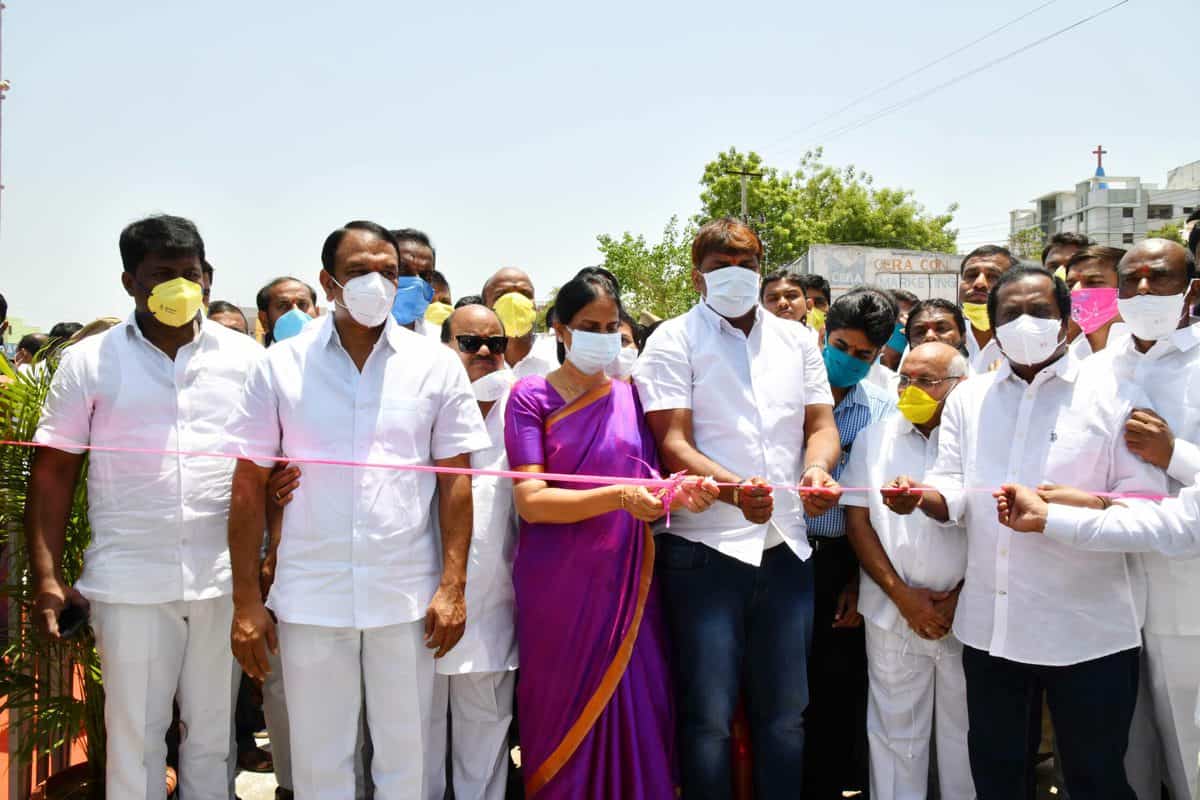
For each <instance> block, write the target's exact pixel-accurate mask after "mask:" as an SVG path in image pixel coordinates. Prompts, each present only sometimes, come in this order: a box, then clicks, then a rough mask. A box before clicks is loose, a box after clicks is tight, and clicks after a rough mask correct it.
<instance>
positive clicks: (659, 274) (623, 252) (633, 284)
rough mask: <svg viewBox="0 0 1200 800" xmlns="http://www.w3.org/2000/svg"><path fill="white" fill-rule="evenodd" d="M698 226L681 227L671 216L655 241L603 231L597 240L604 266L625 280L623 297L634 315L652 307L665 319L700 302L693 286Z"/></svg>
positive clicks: (675, 218)
mask: <svg viewBox="0 0 1200 800" xmlns="http://www.w3.org/2000/svg"><path fill="white" fill-rule="evenodd" d="M695 235H696V229H695V228H694V227H693V226H691V225H687V226H685V227H683V228H682V229H680V227H679V218H678V217H671V219H670V221H668V222H667V224H666V226H665V227H664V228H663V233H662V238H661V239H660V240H659V241H658V242H655V243H650V242H647V241H646V237H645V236H642V235H640V234H639V235H638V236H634V235H633V234H631V233H629V231H626V232H625V233H623V234H621V235H620V236H619V237H617V236H609V235H608V234H600V235H599V236H597V237H596V241H597V243H598V245H599V248H600V254H601V255H602V256H604V267H605V268H606V269H608V270H609V271H610V272H612V274H613V275H615V276H616V278H617V280H618V281H620V283H621V301H622V302H623V303H624V304H625V306H626V308H628V309H629V310H630V311H631V312H632V313H633V314H634V316H636V315H637V314H638V313H640V312H642V311H648V312H650V313H651V314H654V315H655V316H657V317H661V318H662V319H668V318H670V317H676V316H679V315H680V314H682V313H683V312H685V311H687V310H688V309H689V308H691V307H692V306H693V305H694V304H695V302H696V297H697V295H696V291H695V289H693V288H692V278H691V275H692V251H691V246H692V239H693V237H695Z"/></svg>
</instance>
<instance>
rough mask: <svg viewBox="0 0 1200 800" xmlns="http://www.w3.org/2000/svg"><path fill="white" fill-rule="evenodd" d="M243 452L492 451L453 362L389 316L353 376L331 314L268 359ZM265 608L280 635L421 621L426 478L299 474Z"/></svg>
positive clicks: (429, 592) (433, 547) (370, 454)
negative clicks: (280, 625) (289, 628)
mask: <svg viewBox="0 0 1200 800" xmlns="http://www.w3.org/2000/svg"><path fill="white" fill-rule="evenodd" d="M229 434H230V437H231V440H232V442H233V444H234V446H235V447H236V448H237V450H238V453H239V454H240V455H241V456H242V457H244V458H248V459H251V460H254V461H255V462H256V463H258V464H259V466H264V467H265V466H271V464H272V462H271V461H268V460H265V459H264V458H262V457H263V456H276V455H282V456H285V457H287V458H296V459H336V460H342V461H355V462H371V463H390V464H425V465H429V464H432V463H433V461H434V460H435V459H442V458H451V457H453V456H457V455H460V454H462V453H470V452H473V451H475V450H482V449H485V448H487V447H488V446H489V445H490V441H489V439H488V436H487V431H486V430H485V429H484V426H483V418H482V416H481V415H480V413H479V406H478V404H477V403H476V400H475V395H474V393H473V392H472V391H471V385H470V383H469V382H468V381H467V374H466V372H465V371H464V370H463V368H462V363H461V362H460V361H459V360H458V357H457V356H456V355H455V354H454V353H453V352H452V351H451V350H450V348H448V347H446V346H445V345H442V344H437V343H434V342H432V341H430V339H429V338H428V337H425V336H422V335H420V334H417V333H414V332H412V331H410V330H407V329H406V328H402V327H400V326H399V325H397V324H396V322H395V320H393V319H392V318H391V317H388V319H387V321H386V322H385V324H384V331H383V334H382V335H381V336H380V337H379V340H378V341H377V342H376V343H375V346H374V348H373V349H372V350H371V353H370V355H369V356H368V357H367V361H366V363H365V364H364V365H363V369H362V372H361V373H360V372H359V371H358V369H357V368H356V367H355V366H354V362H353V361H352V360H351V359H350V355H349V354H348V353H347V352H346V351H345V350H344V349H343V348H342V345H341V341H340V340H339V338H338V335H337V329H336V327H335V325H334V315H332V314H328V315H326V316H325V317H323V318H321V319H320V320H318V321H317V322H315V323H313V324H312V325H308V326H306V327H305V328H304V330H303V331H301V332H300V333H299V334H298V335H296V336H294V337H292V338H291V339H288V340H286V341H284V342H280V343H278V344H276V345H275V346H274V347H272V348H271V349H270V350H268V351H267V357H266V358H265V359H264V360H263V361H262V362H261V363H260V364H259V366H258V368H257V369H255V370H254V372H253V373H252V374H251V376H250V380H249V382H248V383H247V384H246V388H245V391H244V392H243V393H242V397H241V400H240V403H239V407H238V409H237V411H236V412H235V413H234V415H233V417H232V419H231V420H230V423H229ZM300 469H301V471H302V472H303V473H304V477H303V478H302V479H301V482H300V488H298V489H297V490H296V492H295V494H294V495H293V496H292V502H291V503H290V504H289V505H288V506H287V508H286V509H285V511H284V514H283V537H282V541H281V542H280V545H279V563H278V566H277V568H276V575H275V583H274V585H273V586H272V587H271V595H270V597H269V602H268V605H269V606H270V607H271V609H272V610H274V611H275V613H276V615H277V616H278V617H279V619H281V620H282V621H284V622H289V623H294V624H300V625H321V626H327V627H337V628H359V629H363V628H374V627H381V626H385V625H397V624H400V623H404V622H412V621H414V620H418V619H420V618H421V617H422V616H424V614H425V609H426V607H427V606H428V604H429V601H430V600H431V599H432V598H433V594H434V591H435V590H436V589H437V585H438V581H439V577H440V574H441V566H440V565H441V536H440V534H439V531H438V530H436V527H435V525H434V523H433V520H432V517H431V514H430V509H431V506H432V503H433V499H434V492H435V490H436V489H437V477H436V476H435V475H434V474H432V473H428V472H421V473H417V472H404V471H400V470H391V469H380V468H362V467H345V466H333V465H324V464H302V465H301V467H300Z"/></svg>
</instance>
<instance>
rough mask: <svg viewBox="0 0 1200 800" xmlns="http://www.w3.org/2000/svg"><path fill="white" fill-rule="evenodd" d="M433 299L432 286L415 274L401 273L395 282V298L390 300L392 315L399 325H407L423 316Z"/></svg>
mask: <svg viewBox="0 0 1200 800" xmlns="http://www.w3.org/2000/svg"><path fill="white" fill-rule="evenodd" d="M432 301H433V287H432V286H430V285H429V284H428V283H426V282H425V281H424V280H422V279H421V278H418V277H417V276H416V275H401V276H400V280H399V281H397V282H396V299H395V300H394V301H393V302H392V316H393V317H395V319H396V322H399V323H400V324H401V325H409V324H412V323H413V322H416V321H417V320H419V319H420V318H421V317H423V316H425V309H427V308H429V304H430V303H431V302H432Z"/></svg>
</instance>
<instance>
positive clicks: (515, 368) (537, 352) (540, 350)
mask: <svg viewBox="0 0 1200 800" xmlns="http://www.w3.org/2000/svg"><path fill="white" fill-rule="evenodd" d="M559 366H561V365H560V364H559V363H558V338H557V337H556V336H554V334H535V335H534V337H533V347H531V348H530V349H529V353H528V354H527V355H526V356H525V357H524V358H522V359H521V360H520V361H518V362H517V363H516V364H513V365H512V372H513V375H515V376H516V378H517V380H520V379H521V378H528V377H529V376H530V375H537V376H538V377H541V378H544V377H546V376H547V375H549V374H550V373H551V372H553V371H554V370H556V369H558V368H559Z"/></svg>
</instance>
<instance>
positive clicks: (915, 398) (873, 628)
mask: <svg viewBox="0 0 1200 800" xmlns="http://www.w3.org/2000/svg"><path fill="white" fill-rule="evenodd" d="M966 377H967V359H966V357H965V356H963V355H962V354H961V353H959V352H958V350H956V349H955V348H953V347H950V346H949V345H946V344H942V343H940V342H931V343H929V344H922V345H918V346H917V347H915V348H914V349H913V350H912V351H911V352H909V354H908V357H907V358H906V359H905V360H904V363H903V364H901V365H900V389H899V398H900V404H899V410H900V414H893V415H892V416H890V417H887V418H885V419H882V420H880V421H879V422H876V423H873V424H872V425H870V426H869V427H867V428H866V429H865V430H863V431H862V432H860V433H859V434H858V438H857V439H856V440H855V443H854V449H853V451H852V452H851V455H850V461H849V463H848V464H847V465H846V469H845V471H843V472H842V482H843V483H844V484H845V485H846V486H871V487H874V486H884V485H885V484H886V483H888V481H890V480H891V479H893V478H894V477H895V476H896V475H909V476H913V477H915V478H916V479H917V480H921V479H923V478H924V475H925V471H926V470H928V469H929V468H931V467H932V466H933V462H934V460H935V458H936V457H937V448H938V431H939V427H938V426H939V425H940V424H941V416H942V407H943V405H944V403H945V400H946V397H947V396H949V394H950V393H951V392H952V391H954V389H955V387H956V386H957V385H958V384H959V383H960V382H961V381H963V380H964V379H965V378H966ZM920 497H921V495H916V496H915V498H911V496H910V499H909V502H911V503H912V504H913V505H915V502H917V501H919V499H920ZM841 502H842V505H843V506H845V511H846V535H847V537H848V538H849V539H850V544H851V545H852V546H853V547H854V552H855V553H856V554H857V556H858V560H859V563H860V564H861V566H862V581H861V586H860V588H859V596H858V611H859V613H860V614H862V615H863V617H865V618H866V633H867V665H868V672H869V675H870V694H869V697H868V710H867V731H868V734H869V739H870V751H871V796H872V797H878V798H894V797H897V798H898V797H922V798H923V797H925V796H926V790H927V788H928V786H927V782H928V779H929V751H930V740H931V736H935V737H936V742H937V778H938V785H939V788H940V789H941V796H942V797H946V798H950V797H954V798H963V799H964V800H968V799H969V798H972V797H974V796H975V784H974V783H973V781H972V779H971V765H970V762H969V760H968V757H967V684H966V678H965V677H964V676H963V669H962V644H961V643H960V642H959V641H958V639H956V638H955V637H954V634H953V633H951V632H950V626H951V624H952V623H953V620H954V609H955V606H956V605H957V603H958V592H959V589H960V587H961V585H962V579H963V575H964V574H965V572H966V567H967V540H966V537H965V536H964V535H963V534H964V531H963V530H962V528H960V527H959V526H957V525H940V524H938V523H936V522H934V521H933V520H931V519H929V518H927V517H925V516H924V515H912V516H900V515H897V514H895V513H893V511H892V510H891V508H890V506H891V505H893V504H895V503H897V502H901V503H902V502H905V501H904V499H898V500H893V499H892V493H890V492H871V493H869V494H868V493H866V492H847V493H845V494H843V495H842V501H841ZM904 510H910V509H907V508H906V509H904ZM935 715H936V728H935Z"/></svg>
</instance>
